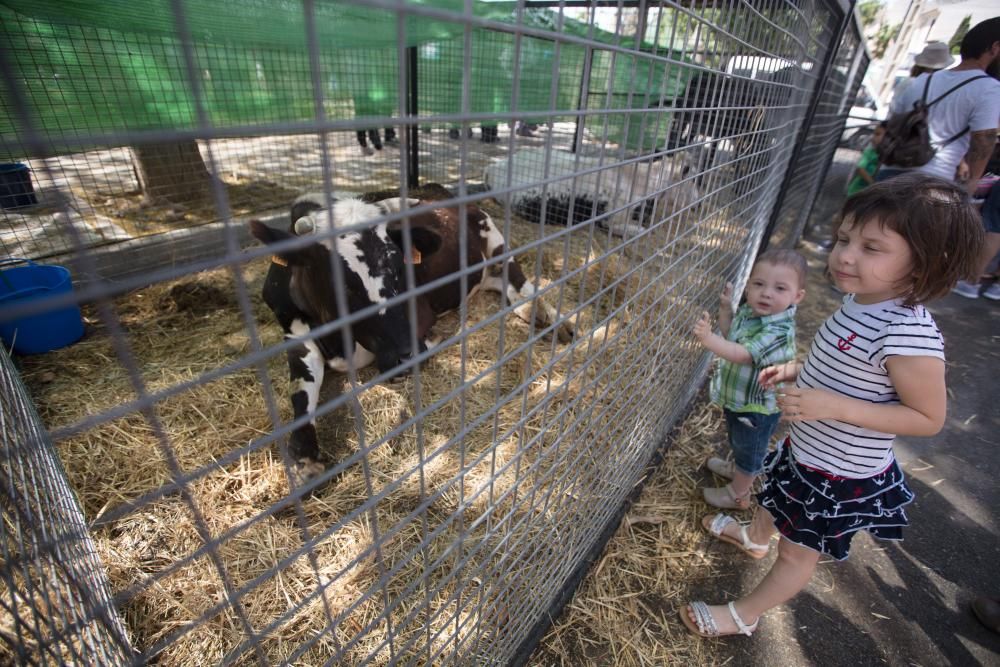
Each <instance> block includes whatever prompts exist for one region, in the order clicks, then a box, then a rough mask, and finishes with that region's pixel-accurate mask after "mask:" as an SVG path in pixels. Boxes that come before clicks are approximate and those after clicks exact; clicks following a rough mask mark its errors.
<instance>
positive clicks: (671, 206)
mask: <svg viewBox="0 0 1000 667" xmlns="http://www.w3.org/2000/svg"><path fill="white" fill-rule="evenodd" d="M695 176H696V174H695V173H694V172H693V171H692V164H691V163H690V161H689V158H687V157H686V156H669V157H665V158H663V159H659V160H652V159H650V160H644V161H636V162H625V163H619V162H617V161H616V160H615V158H614V157H612V156H607V157H605V158H604V159H600V158H597V157H588V156H581V155H577V154H576V153H569V152H567V151H561V150H554V149H551V148H526V149H524V150H519V151H517V152H516V153H514V154H513V155H511V156H509V157H502V158H497V159H495V160H493V162H491V163H490V164H489V165H487V167H486V170H485V172H484V174H483V180H484V181H485V182H486V185H487V186H489V188H490V189H491V190H500V189H506V188H508V187H512V188H516V189H515V190H514V191H513V192H510V193H506V194H503V195H498V196H497V197H496V198H497V200H498V201H499V202H500V203H501V204H504V205H506V206H509V207H510V208H511V210H513V211H514V213H516V214H517V215H519V216H521V217H522V218H525V219H526V220H530V221H532V222H541V221H542V215H543V205H544V216H545V222H546V223H547V224H560V225H566V224H574V225H575V224H580V223H582V222H586V221H588V220H590V219H591V218H595V217H600V216H605V217H600V220H599V221H598V224H599V225H600V226H601V227H603V228H605V229H608V230H610V231H611V233H612V234H615V235H617V236H634V235H636V234H639V233H641V232H642V230H643V228H644V227H645V226H648V225H649V224H650V222H654V221H653V220H652V218H653V216H654V215H655V216H656V217H657V219H658V220H662V219H663V218H666V217H669V216H670V215H671V214H672V213H674V212H675V211H679V210H682V209H685V208H688V207H691V206H693V205H694V204H695V203H696V202H697V201H698V200H699V199H700V198H701V192H700V190H699V188H698V185H697V183H696V182H695ZM549 179H558V180H555V181H554V182H552V183H547V184H546V185H544V186H543V185H541V183H542V182H543V181H547V180H549Z"/></svg>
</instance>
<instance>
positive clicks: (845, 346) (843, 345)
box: [837, 333, 858, 352]
mask: <svg viewBox="0 0 1000 667" xmlns="http://www.w3.org/2000/svg"><path fill="white" fill-rule="evenodd" d="M857 337H858V334H856V333H852V334H851V335H850V336H848V337H847V340H844V339H843V338H838V339H837V349H838V350H840V351H841V352H847V351H848V350H849V349H851V342H852V341H853V340H854V339H855V338H857Z"/></svg>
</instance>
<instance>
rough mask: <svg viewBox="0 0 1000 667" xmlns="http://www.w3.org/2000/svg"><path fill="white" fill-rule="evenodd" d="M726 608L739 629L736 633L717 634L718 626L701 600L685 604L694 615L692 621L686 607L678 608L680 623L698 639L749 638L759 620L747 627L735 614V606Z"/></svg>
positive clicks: (731, 605) (731, 604) (729, 605)
mask: <svg viewBox="0 0 1000 667" xmlns="http://www.w3.org/2000/svg"><path fill="white" fill-rule="evenodd" d="M726 606H727V607H728V608H729V615H730V616H732V617H733V622H734V623H736V627H737V628H739V629H738V630H737V631H736V632H719V626H718V625H717V624H716V623H715V619H714V618H712V612H711V611H710V610H709V608H708V605H707V604H705V603H704V602H702V601H701V600H695V601H694V602H689V603H688V604H687V607H690V608H691V611H692V612H693V613H694V618H695V620H694V621H692V620H691V619H690V618H689V617H688V613H687V608H686V607H681V608H680V614H681V622H682V623H684V627H686V628H687V629H688V630H690V631H691V632H692V633H694V634H696V635H698V636H699V637H729V636H731V635H746V636H747V637H749V636H750V635H752V634H753V633H754V630H756V629H757V624H758V623H760V619H759V618H758V619H757V620H756V621H754V622H753V624H752V625H747V624H746V623H744V622H743V619H742V618H740V615H739V614H737V613H736V605H734V604H733V603H732V602H730V603H729V604H728V605H726Z"/></svg>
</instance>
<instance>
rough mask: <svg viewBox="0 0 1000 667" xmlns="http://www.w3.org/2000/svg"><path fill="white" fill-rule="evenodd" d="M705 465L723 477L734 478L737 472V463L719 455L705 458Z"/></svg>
mask: <svg viewBox="0 0 1000 667" xmlns="http://www.w3.org/2000/svg"><path fill="white" fill-rule="evenodd" d="M705 467H706V468H708V469H709V471H710V472H713V473H715V474H716V475H718V476H719V477H721V478H723V479H732V478H733V476H734V475H735V474H736V472H735V471H736V465H735V464H734V463H733V462H732V461H727V460H725V459H720V458H719V457H718V456H709V457H708V458H707V459H705Z"/></svg>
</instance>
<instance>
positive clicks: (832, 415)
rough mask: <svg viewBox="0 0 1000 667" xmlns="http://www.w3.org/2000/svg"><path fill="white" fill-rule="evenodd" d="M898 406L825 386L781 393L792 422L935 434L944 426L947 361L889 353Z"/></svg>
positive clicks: (780, 400) (780, 401)
mask: <svg viewBox="0 0 1000 667" xmlns="http://www.w3.org/2000/svg"><path fill="white" fill-rule="evenodd" d="M885 367H886V370H888V371H889V379H890V380H891V381H892V385H893V387H895V389H896V393H897V394H899V401H900V402H899V404H898V405H880V404H878V403H871V402H869V401H864V400H861V399H857V398H850V397H848V396H844V395H842V394H837V393H834V392H830V391H824V390H822V389H807V388H804V387H787V388H785V389H784V390H782V391H781V392H779V394H778V404H779V405H780V406H781V412H782V417H783V418H784V419H786V420H787V421H790V422H797V421H813V420H816V419H836V420H838V421H842V422H847V423H848V424H854V425H856V426H860V427H862V428H867V429H872V430H873V431H881V432H883V433H894V434H896V435H916V436H928V435H934V434H936V433H937V432H939V431H940V430H941V427H942V426H944V418H945V412H946V403H947V393H946V390H945V383H944V362H943V361H942V360H940V359H937V358H935V357H908V356H896V357H890V358H889V359H888V360H886V362H885Z"/></svg>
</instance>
